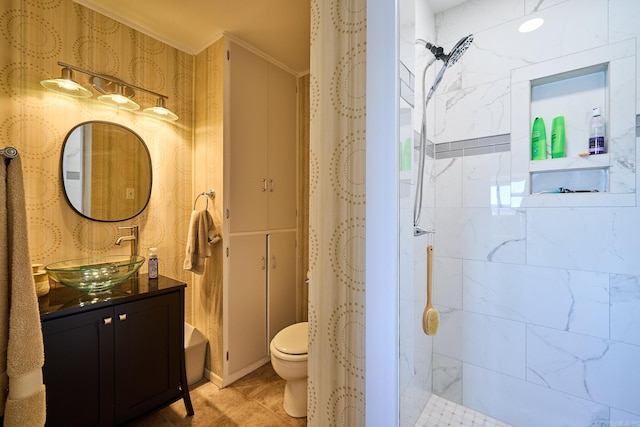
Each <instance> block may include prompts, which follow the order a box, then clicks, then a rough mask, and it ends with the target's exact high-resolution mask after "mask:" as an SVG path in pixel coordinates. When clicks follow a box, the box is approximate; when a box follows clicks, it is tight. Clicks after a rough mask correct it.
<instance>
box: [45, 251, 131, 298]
mask: <svg viewBox="0 0 640 427" xmlns="http://www.w3.org/2000/svg"><path fill="white" fill-rule="evenodd" d="M142 264H144V257H142V256H129V255H108V256H94V257H90V258H81V259H73V260H69V261H60V262H56V263H53V264H49V265H47V266H45V270H46V271H47V273H49V276H50V277H51V278H53V279H54V280H56V281H58V282H60V283H62V284H63V285H65V286H69V287H71V288H75V289H78V290H81V291H85V292H92V293H94V292H103V291H106V290H108V289H110V288H112V287H114V286H116V285H119V284H120V283H122V282H124V281H125V280H127V279H128V278H130V277H131V276H133V275H134V274H135V273H136V272H137V271H138V270H139V269H140V267H142Z"/></svg>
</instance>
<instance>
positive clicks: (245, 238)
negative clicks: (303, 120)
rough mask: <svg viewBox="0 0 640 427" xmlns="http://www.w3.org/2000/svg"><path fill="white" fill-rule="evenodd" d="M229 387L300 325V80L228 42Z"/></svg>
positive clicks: (266, 358) (226, 262) (226, 378)
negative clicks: (273, 340) (284, 331)
mask: <svg viewBox="0 0 640 427" xmlns="http://www.w3.org/2000/svg"><path fill="white" fill-rule="evenodd" d="M225 76H226V79H225V123H227V124H228V126H225V135H224V137H225V144H224V150H225V172H224V183H225V184H224V185H225V194H226V197H225V198H224V222H225V224H224V230H225V232H226V236H227V238H226V239H225V248H224V251H225V254H224V262H223V263H224V266H225V268H224V271H225V274H224V290H223V301H224V303H223V312H224V316H223V323H224V326H223V328H224V332H223V336H224V339H223V347H224V354H223V372H224V380H223V383H224V384H228V383H230V382H233V381H235V380H236V379H238V378H240V377H242V376H243V375H245V374H246V373H248V372H251V371H252V370H254V369H256V368H257V367H259V366H261V365H263V364H264V363H267V362H268V361H269V342H270V340H271V338H272V337H273V336H274V335H275V333H277V332H278V331H279V330H281V329H282V328H284V327H285V326H288V325H290V324H292V323H295V321H296V317H295V316H296V302H297V299H296V283H295V280H296V279H295V278H296V188H297V185H296V174H297V165H296V159H297V154H296V151H297V150H296V141H297V138H296V132H297V125H296V122H297V120H296V117H297V78H296V76H294V75H293V74H292V73H289V72H288V71H286V70H284V69H282V68H280V67H279V66H277V65H275V64H274V63H272V62H271V61H269V60H267V59H265V58H264V57H263V56H261V55H259V54H257V53H256V52H254V51H252V50H249V49H248V48H245V47H244V46H241V45H240V44H238V43H236V42H234V41H232V40H229V41H228V44H227V61H226V68H225Z"/></svg>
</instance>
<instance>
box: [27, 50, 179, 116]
mask: <svg viewBox="0 0 640 427" xmlns="http://www.w3.org/2000/svg"><path fill="white" fill-rule="evenodd" d="M58 65H60V66H61V67H62V74H61V76H60V77H59V78H56V79H47V80H42V81H41V82H40V84H41V85H42V86H44V87H45V88H47V89H49V90H52V91H54V92H57V93H61V94H63V95H68V96H74V97H76V98H90V97H92V96H93V92H92V91H90V90H89V89H87V88H86V87H84V86H83V85H81V84H80V83H78V82H76V81H74V80H73V71H78V72H80V73H83V74H87V75H88V76H90V78H89V82H90V83H91V85H92V86H93V88H94V89H95V90H96V91H97V92H99V93H101V95H100V96H98V101H100V102H102V103H103V104H106V105H109V106H110V107H114V108H119V109H121V110H128V111H135V110H138V109H140V105H138V104H137V103H136V102H135V101H134V100H133V99H132V98H133V96H134V95H135V91H134V89H137V90H141V91H143V92H146V93H149V94H151V95H153V96H156V97H157V99H158V100H157V103H156V105H155V106H153V107H148V108H145V109H144V110H142V112H143V113H144V114H147V115H149V116H152V117H155V118H157V119H161V120H178V116H177V115H176V114H175V113H174V112H172V111H171V110H169V109H168V108H166V107H165V100H166V99H168V97H167V96H165V95H162V94H159V93H156V92H153V91H150V90H148V89H145V88H142V87H140V86H135V85H132V84H130V83H127V82H125V81H122V80H120V79H118V78H116V77H111V76H105V75H102V74H98V73H94V72H93V71H89V70H86V69H84V68H80V67H76V66H75V65H69V64H65V63H64V62H58Z"/></svg>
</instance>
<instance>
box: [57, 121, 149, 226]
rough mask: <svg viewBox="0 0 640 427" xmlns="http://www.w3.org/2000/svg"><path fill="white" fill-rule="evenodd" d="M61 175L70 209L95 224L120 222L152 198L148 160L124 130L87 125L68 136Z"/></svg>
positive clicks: (144, 148) (146, 153)
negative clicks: (97, 222) (99, 222)
mask: <svg viewBox="0 0 640 427" xmlns="http://www.w3.org/2000/svg"><path fill="white" fill-rule="evenodd" d="M60 173H61V175H62V183H63V187H64V195H65V197H66V198H67V201H68V202H69V205H71V207H72V208H73V209H74V210H75V211H76V212H78V213H79V214H80V215H82V216H84V217H85V218H89V219H92V220H95V221H124V220H126V219H131V218H133V217H134V216H136V215H138V214H139V213H140V212H142V211H143V210H144V208H145V207H146V206H147V203H149V198H150V197H151V182H152V180H151V156H150V155H149V150H148V149H147V146H146V145H145V143H144V141H143V140H142V138H140V136H138V134H136V133H135V132H133V131H132V130H131V129H128V128H126V127H124V126H121V125H118V124H115V123H108V122H100V121H91V122H85V123H80V124H79V125H77V126H76V127H74V128H73V129H71V131H69V133H68V134H67V136H66V138H65V140H64V144H63V146H62V156H61V159H60Z"/></svg>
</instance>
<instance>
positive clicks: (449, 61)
mask: <svg viewBox="0 0 640 427" xmlns="http://www.w3.org/2000/svg"><path fill="white" fill-rule="evenodd" d="M472 42H473V34H469V35H468V36H466V37H463V38H461V39H460V41H458V43H456V45H455V46H454V47H453V49H451V52H449V53H448V54H445V53H444V49H443V48H442V47H440V46H436V45H434V44H431V43H429V42H428V41H425V40H423V39H418V40H416V44H418V43H419V44H423V45H424V47H425V48H426V49H427V50H428V51H429V52H431V53H432V54H433V56H435V57H436V59H439V60H441V61H442V62H444V63H445V65H447V66H449V65H453V64H455V63H456V62H458V60H459V59H460V57H461V56H462V54H463V53H464V52H465V51H466V50H467V49H468V48H469V46H471V43H472Z"/></svg>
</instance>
